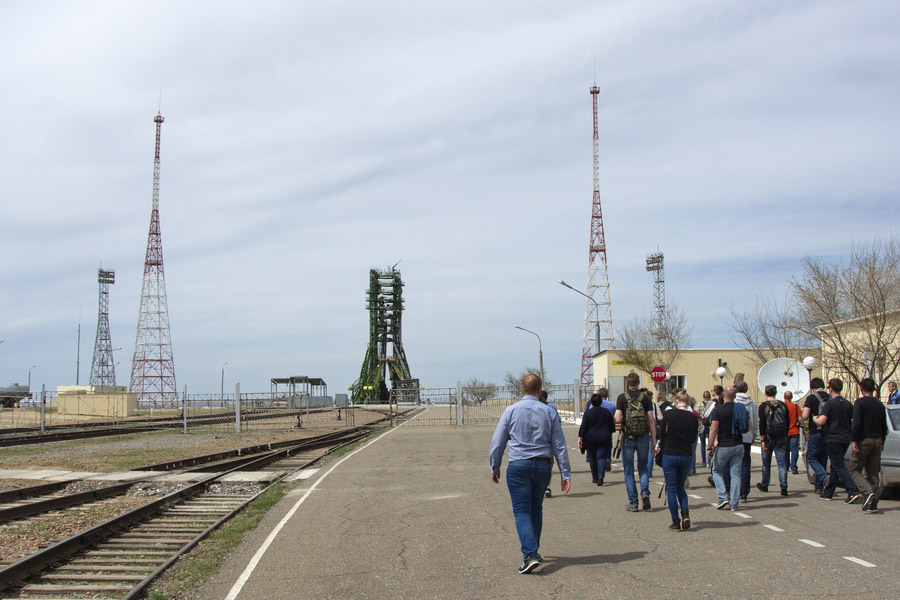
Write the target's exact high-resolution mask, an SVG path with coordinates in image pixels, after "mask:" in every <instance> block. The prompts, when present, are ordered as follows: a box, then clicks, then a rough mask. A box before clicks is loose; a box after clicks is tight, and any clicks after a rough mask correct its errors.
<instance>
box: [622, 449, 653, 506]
mask: <svg viewBox="0 0 900 600" xmlns="http://www.w3.org/2000/svg"><path fill="white" fill-rule="evenodd" d="M635 454H637V462H638V477H639V478H640V480H641V496H649V495H650V474H649V473H648V469H647V457H648V456H650V434H649V433H645V434H644V435H643V436H642V437H640V438H638V439H636V440H633V439H631V438H629V437H627V436H626V437H625V439H624V440H623V441H622V468H623V469H624V470H625V491H626V492H627V493H628V503H629V504H637V503H638V494H637V486H635V483H634V455H635Z"/></svg>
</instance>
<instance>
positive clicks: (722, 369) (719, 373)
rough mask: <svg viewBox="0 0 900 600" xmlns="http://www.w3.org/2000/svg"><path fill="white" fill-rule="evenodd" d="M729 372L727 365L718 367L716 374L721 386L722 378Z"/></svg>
mask: <svg viewBox="0 0 900 600" xmlns="http://www.w3.org/2000/svg"><path fill="white" fill-rule="evenodd" d="M726 373H728V369H726V368H725V367H719V368H718V369H716V376H718V378H719V387H722V380H723V379H724V378H725V374H726Z"/></svg>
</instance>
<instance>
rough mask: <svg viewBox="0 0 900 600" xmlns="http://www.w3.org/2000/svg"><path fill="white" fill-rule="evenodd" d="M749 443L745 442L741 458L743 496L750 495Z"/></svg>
mask: <svg viewBox="0 0 900 600" xmlns="http://www.w3.org/2000/svg"><path fill="white" fill-rule="evenodd" d="M751 445H752V444H749V443H747V442H744V455H743V456H742V457H741V496H746V495H747V494H749V493H750V458H751V454H750V446H751Z"/></svg>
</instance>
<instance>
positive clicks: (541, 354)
mask: <svg viewBox="0 0 900 600" xmlns="http://www.w3.org/2000/svg"><path fill="white" fill-rule="evenodd" d="M513 327H515V328H516V329H521V330H522V331H527V332H528V333H530V334H531V335H533V336H534V337H536V338H537V339H538V362H539V363H540V369H541V381H542V382H543V381H544V349H543V347H542V346H541V336H539V335H538V334H536V333H535V332H533V331H531V330H530V329H525V328H524V327H519V326H518V325H513Z"/></svg>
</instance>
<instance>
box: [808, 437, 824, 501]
mask: <svg viewBox="0 0 900 600" xmlns="http://www.w3.org/2000/svg"><path fill="white" fill-rule="evenodd" d="M806 460H807V462H809V466H810V468H811V469H812V470H813V473H815V474H816V484H815V488H816V491H817V492H821V491H822V490H824V489H825V479H826V478H827V477H828V473H826V472H825V460H826V459H825V436H824V435H823V434H822V432H821V431H819V432H816V433H812V434H810V436H809V438H807V440H806Z"/></svg>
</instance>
